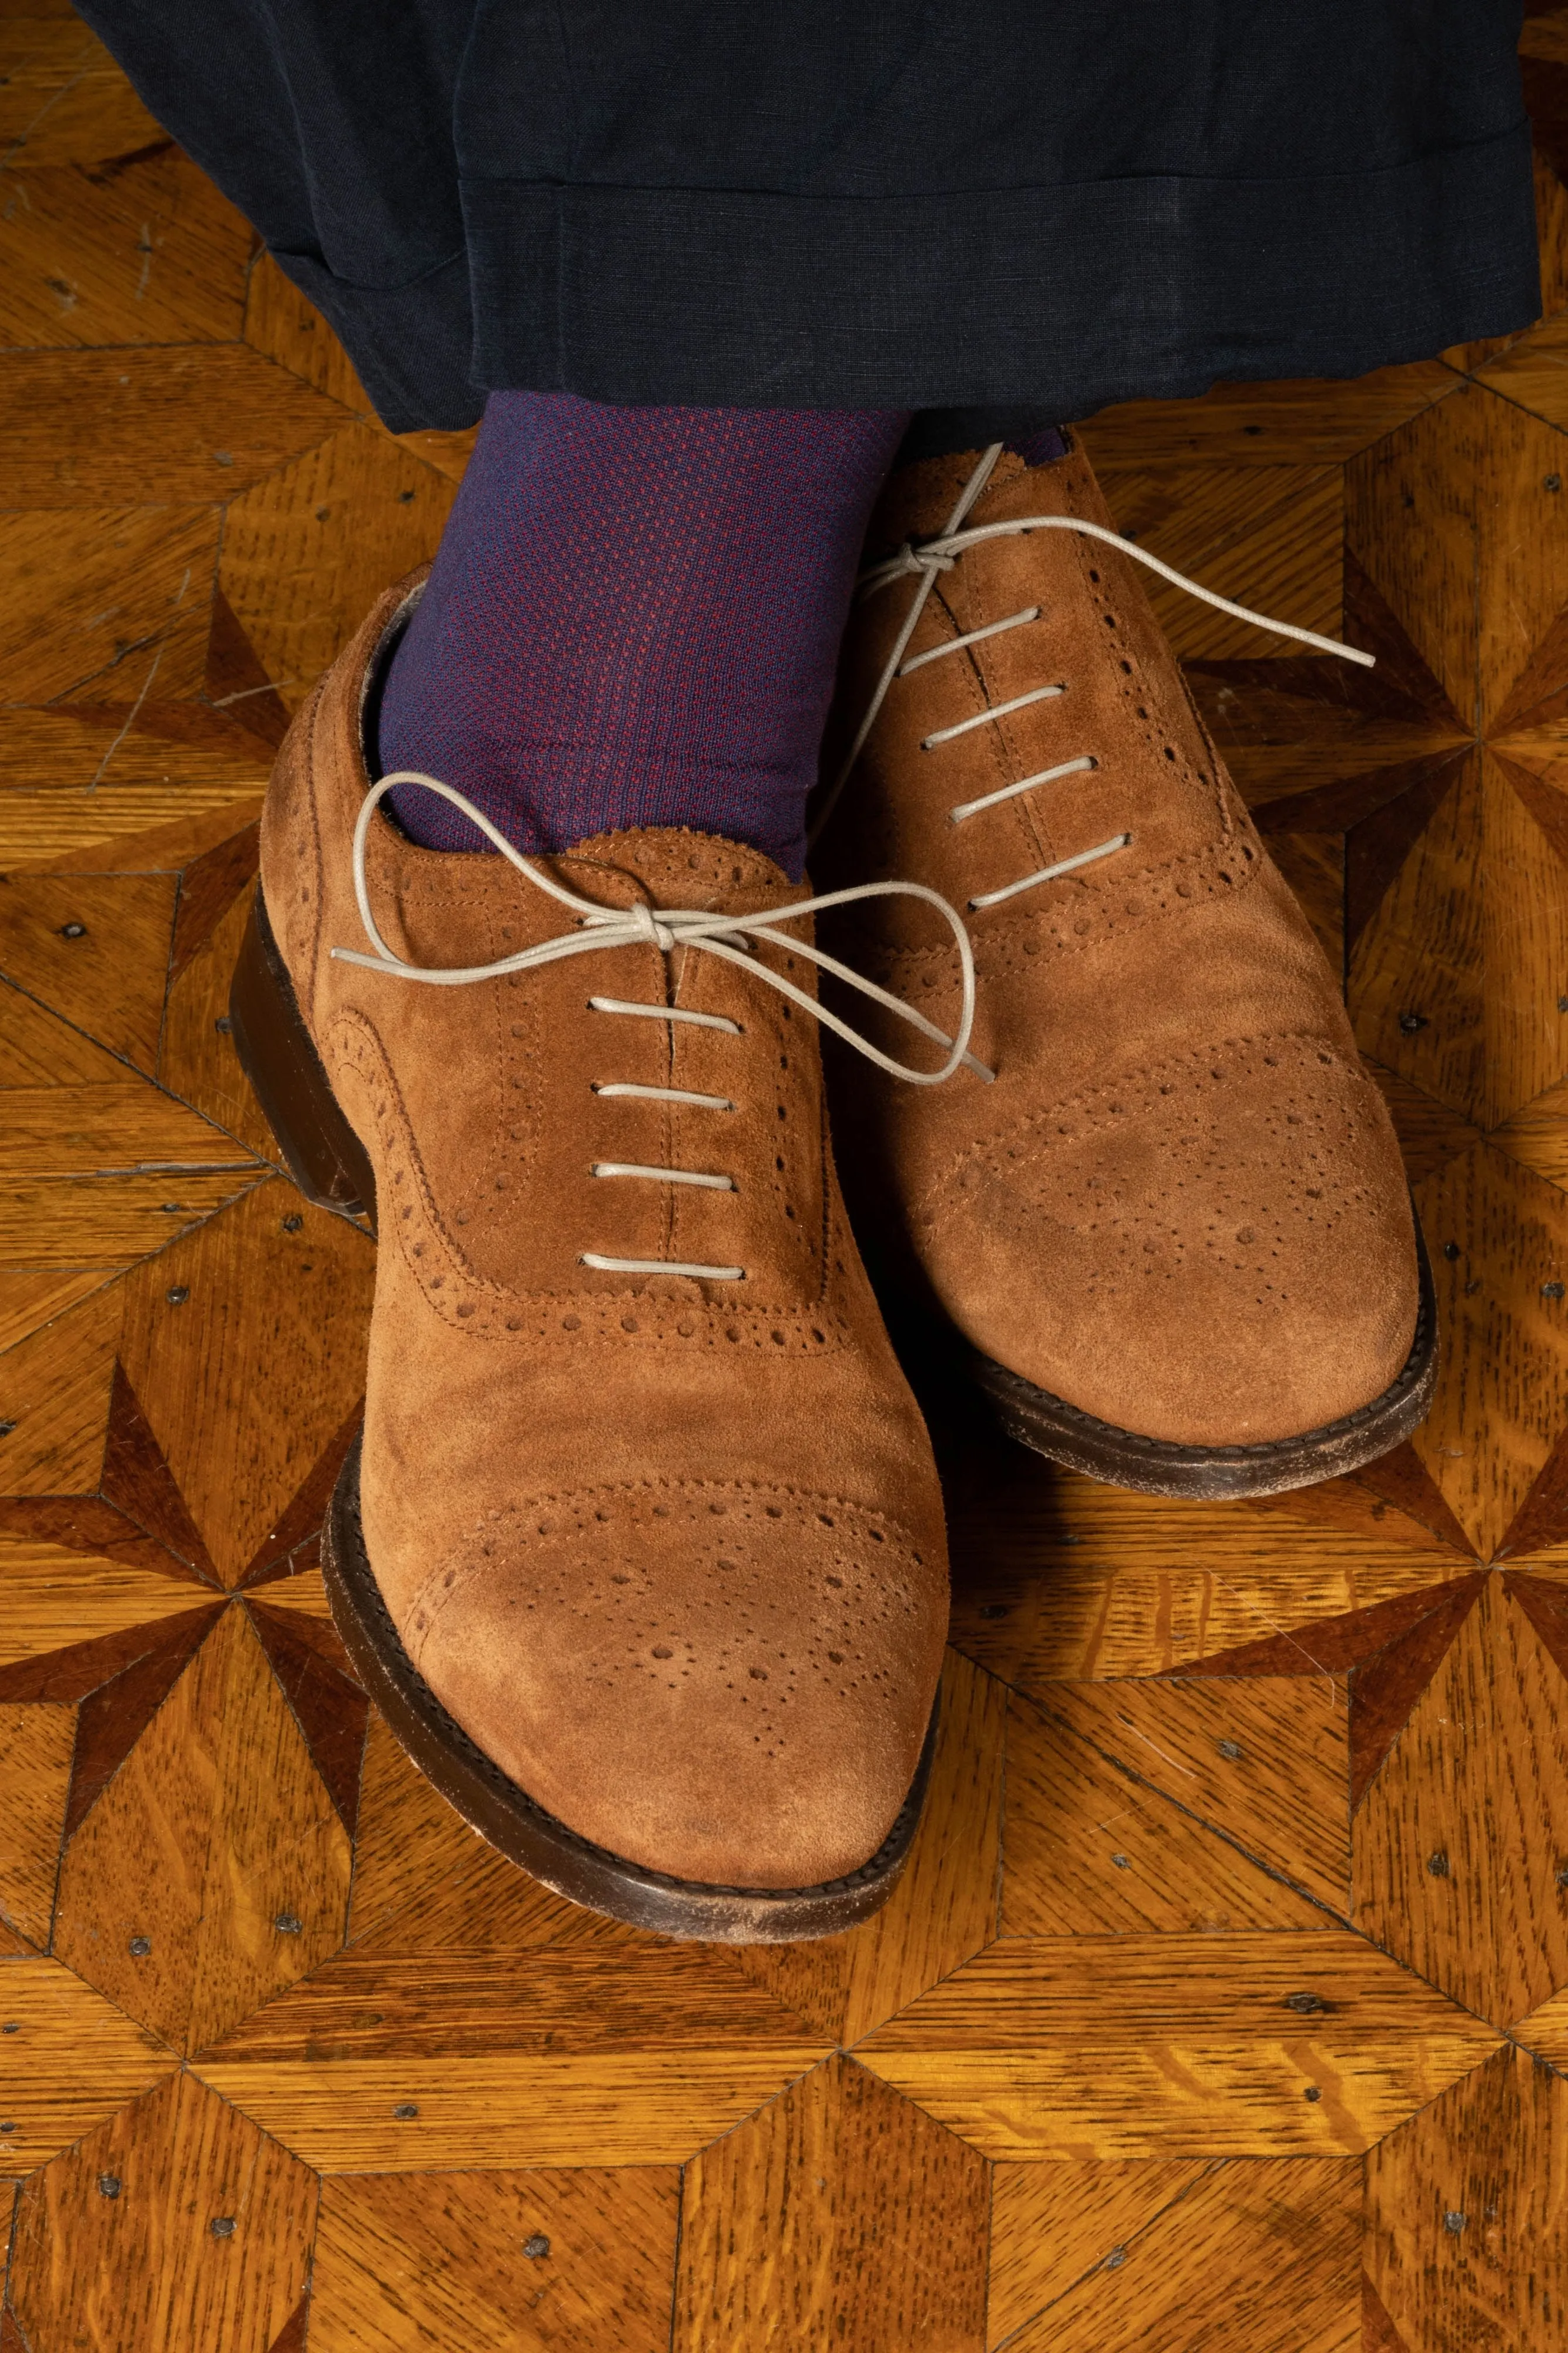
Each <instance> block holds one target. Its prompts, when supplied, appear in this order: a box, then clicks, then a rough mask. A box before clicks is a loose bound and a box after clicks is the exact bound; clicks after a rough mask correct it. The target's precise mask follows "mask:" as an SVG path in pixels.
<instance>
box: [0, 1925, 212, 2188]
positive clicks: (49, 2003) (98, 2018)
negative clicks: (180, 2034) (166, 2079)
mask: <svg viewBox="0 0 1568 2353" xmlns="http://www.w3.org/2000/svg"><path fill="white" fill-rule="evenodd" d="M176 2064H177V2062H176V2060H175V2058H174V2053H173V2052H171V2051H167V2050H165V2049H164V2048H163V2045H162V2044H161V2043H160V2042H158V2041H157V2039H156V2037H155V2036H153V2035H152V2034H149V2033H148V2032H146V2031H145V2030H144V2029H143V2028H142V2027H140V2026H136V2025H133V2024H132V2021H131V2020H130V2019H128V2018H127V2017H126V2016H125V2014H124V2012H123V2011H122V2010H116V2009H115V2007H114V2005H113V2004H112V2003H111V2002H108V2001H105V2000H104V1999H103V1997H102V1995H101V1994H97V1993H94V1992H93V1990H92V1989H91V1987H90V1986H86V1985H83V1983H82V1981H81V1979H80V1978H77V1977H73V1976H72V1975H71V1973H70V1971H69V1969H65V1968H61V1967H60V1965H59V1963H58V1961H50V1960H45V1959H43V1958H42V1957H39V1956H37V1955H32V1954H29V1955H26V1956H25V1957H16V1958H10V1957H0V2123H7V2124H14V2125H15V2126H16V2130H15V2131H14V2132H9V2133H6V2134H5V2135H4V2136H0V2179H15V2178H16V2176H18V2175H21V2174H26V2173H30V2172H31V2171H32V2170H33V2168H35V2167H36V2166H40V2165H42V2164H43V2163H44V2162H45V2160H46V2159H47V2158H50V2157H52V2156H53V2155H54V2154H55V2152H56V2151H57V2150H58V2149H62V2148H67V2147H69V2146H70V2144H71V2142H72V2141H75V2140H79V2139H80V2137H81V2136H82V2134H83V2133H85V2132H89V2131H90V2130H91V2129H92V2127H93V2126H95V2125H97V2124H99V2123H100V2121H101V2120H102V2119H103V2118H104V2117H106V2116H112V2115H113V2113H114V2111H115V2110H116V2109H117V2108H120V2107H121V2106H122V2105H124V2103H125V2102H126V2101H127V2100H132V2099H134V2098H135V2097H136V2095H137V2094H138V2093H141V2092H144V2091H146V2090H147V2089H148V2088H149V2087H150V2086H151V2085H152V2084H156V2083H158V2082H159V2081H160V2080H161V2079H162V2078H163V2076H165V2075H167V2074H170V2073H172V2072H173V2071H174V2067H175V2066H176Z"/></svg>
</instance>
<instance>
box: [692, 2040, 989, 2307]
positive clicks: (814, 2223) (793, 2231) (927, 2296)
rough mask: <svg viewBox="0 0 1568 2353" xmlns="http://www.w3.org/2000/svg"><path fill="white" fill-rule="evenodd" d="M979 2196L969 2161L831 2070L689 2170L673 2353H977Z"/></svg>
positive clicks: (865, 2080) (893, 2103) (879, 2096)
mask: <svg viewBox="0 0 1568 2353" xmlns="http://www.w3.org/2000/svg"><path fill="white" fill-rule="evenodd" d="M989 2189H990V2184H989V2182H988V2180H987V2179H986V2168H985V2166H984V2164H983V2163H982V2162H981V2161H980V2159H979V2158H976V2157H975V2156H974V2154H973V2151H972V2150H970V2149H967V2148H965V2147H963V2144H962V2143H961V2142H960V2141H957V2140H955V2139H954V2138H953V2137H952V2135H951V2134H949V2133H945V2132H943V2131H942V2129H941V2127H940V2126H936V2125H934V2124H932V2122H931V2118H930V2117H929V2116H922V2115H921V2112H920V2110H919V2109H918V2108H913V2107H910V2105H908V2104H907V2103H906V2102H905V2101H902V2100H900V2098H899V2097H898V2095H897V2094H895V2093H893V2092H890V2091H889V2089H888V2087H887V2086H886V2084H879V2082H877V2080H876V2078H875V2077H874V2076H870V2075H868V2074H867V2073H865V2072H864V2071H863V2070H862V2069H861V2068H859V2067H858V2066H857V2065H856V2064H855V2063H854V2062H853V2061H852V2060H848V2059H843V2058H839V2059H836V2060H833V2061H831V2062H830V2063H828V2064H827V2065H826V2067H819V2068H817V2069H816V2070H815V2071H814V2072H813V2073H811V2074H809V2075H808V2076H806V2078H805V2081H804V2082H803V2083H800V2084H795V2085H794V2086H793V2087H792V2088H791V2089H790V2090H789V2091H788V2092H786V2093H785V2094H784V2097H783V2099H781V2100H777V2101H775V2102H773V2105H771V2106H770V2107H767V2108H765V2109H764V2110H763V2112H762V2114H761V2115H760V2116H753V2117H752V2118H751V2119H750V2120H749V2121H748V2122H747V2123H746V2124H744V2125H742V2127H741V2129H740V2130H739V2131H738V2132H735V2133H731V2134H730V2135H729V2136H728V2137H727V2138H725V2139H723V2140H721V2141H720V2142H719V2143H718V2144H717V2146H716V2147H713V2148H711V2149H705V2150H703V2152H702V2153H701V2155H700V2157H699V2158H697V2159H696V2161H695V2162H694V2163H693V2164H692V2165H691V2166H689V2168H688V2170H687V2176H686V2195H685V2200H684V2203H683V2209H682V2215H681V2244H680V2277H679V2289H678V2293H677V2299H676V2324H675V2331H674V2337H673V2344H674V2347H675V2348H676V2353H726V2348H730V2347H732V2346H742V2345H743V2346H745V2347H746V2348H748V2353H749V2348H752V2347H755V2348H758V2353H763V2348H774V2347H776V2348H780V2353H784V2348H789V2353H796V2348H798V2353H829V2348H839V2347H847V2346H861V2345H865V2346H870V2345H879V2344H880V2345H889V2346H893V2345H898V2346H903V2345H910V2346H916V2345H918V2346H921V2347H922V2348H924V2347H930V2348H931V2353H982V2348H984V2344H985V2254H986V2243H985V2242H986V2236H987V2232H986V2220H987V2208H988V2205H989Z"/></svg>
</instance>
